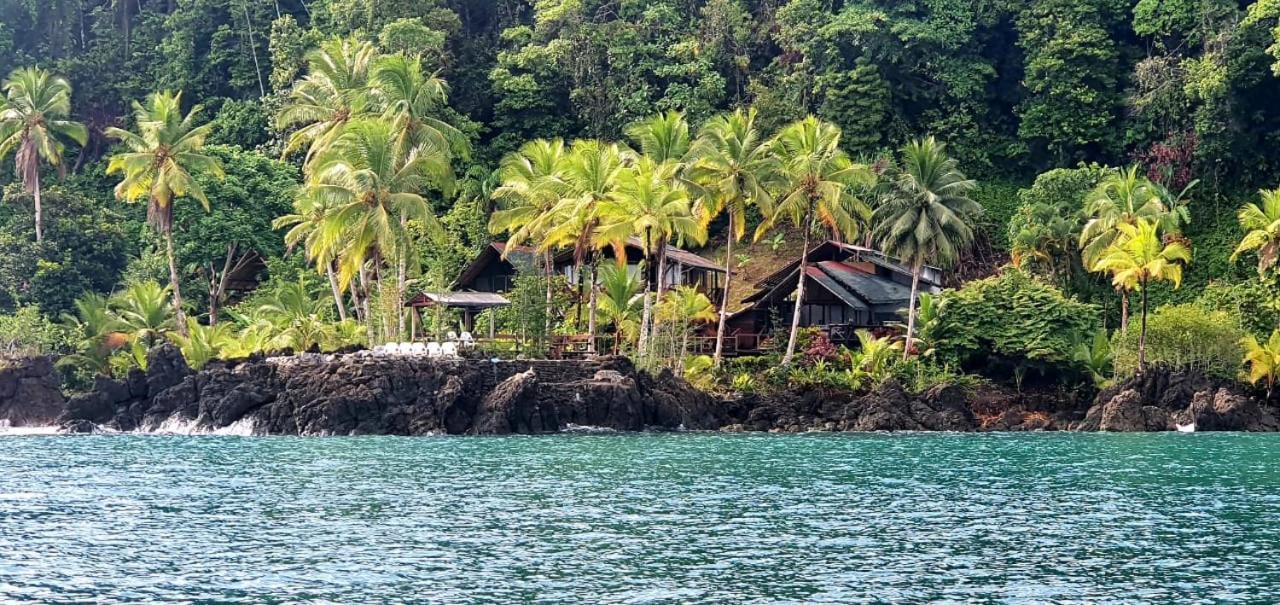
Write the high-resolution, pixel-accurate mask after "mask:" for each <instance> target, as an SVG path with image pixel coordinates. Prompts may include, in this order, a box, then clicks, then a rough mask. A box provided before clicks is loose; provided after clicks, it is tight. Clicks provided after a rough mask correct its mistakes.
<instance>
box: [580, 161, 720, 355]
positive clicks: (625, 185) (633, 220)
mask: <svg viewBox="0 0 1280 605" xmlns="http://www.w3.org/2000/svg"><path fill="white" fill-rule="evenodd" d="M664 170H665V168H664V167H663V166H662V165H660V164H658V163H656V162H654V161H652V160H650V159H649V158H648V157H647V156H646V157H643V158H641V159H640V160H639V161H638V162H637V163H636V165H635V166H634V167H633V168H632V169H631V170H628V171H626V172H624V173H623V175H622V178H621V179H620V182H619V184H618V189H617V191H615V192H614V193H613V194H612V195H611V196H610V197H609V199H607V200H605V201H604V202H602V203H601V204H600V226H599V227H598V229H597V231H596V233H597V237H598V238H599V239H600V240H602V241H608V242H617V241H624V240H626V239H628V238H630V237H633V236H634V237H639V238H640V246H641V248H642V250H643V252H644V254H645V274H646V276H645V277H646V279H645V288H644V311H643V316H642V318H641V322H640V323H641V325H640V344H639V353H640V355H642V356H643V355H645V354H646V353H647V352H648V347H647V345H648V341H649V336H650V332H651V331H652V308H653V301H652V300H651V298H650V292H651V289H652V286H653V283H652V282H653V281H654V280H650V279H647V277H648V274H649V272H650V269H651V268H652V267H653V262H654V261H656V264H657V274H656V276H655V279H656V281H657V282H658V292H659V296H661V292H662V284H663V281H664V280H665V279H666V269H667V265H666V259H667V243H668V242H669V241H671V240H672V239H673V238H674V239H677V240H678V241H681V242H683V241H684V240H692V241H696V242H698V243H702V242H704V241H706V230H705V229H703V227H702V225H701V223H699V221H698V220H697V219H696V218H695V217H694V216H693V210H692V208H691V206H690V202H689V195H688V193H687V192H686V191H685V190H684V189H683V188H682V187H679V186H676V185H674V184H673V183H672V182H671V181H670V180H669V179H667V178H666V177H665V175H664ZM619 252H621V251H619ZM616 257H617V259H618V261H619V262H620V263H625V262H626V254H625V252H622V253H620V254H616Z"/></svg>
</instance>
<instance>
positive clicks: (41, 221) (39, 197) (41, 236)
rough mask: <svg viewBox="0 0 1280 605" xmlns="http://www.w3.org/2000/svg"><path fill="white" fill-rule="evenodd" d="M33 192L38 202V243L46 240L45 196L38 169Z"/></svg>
mask: <svg viewBox="0 0 1280 605" xmlns="http://www.w3.org/2000/svg"><path fill="white" fill-rule="evenodd" d="M31 194H32V197H34V198H35V202H36V243H37V244H38V243H40V242H42V241H44V205H43V201H44V198H43V196H42V195H41V191H40V172H39V171H38V170H37V171H36V174H35V187H34V188H33V190H32V192H31Z"/></svg>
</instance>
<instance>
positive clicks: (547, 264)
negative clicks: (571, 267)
mask: <svg viewBox="0 0 1280 605" xmlns="http://www.w3.org/2000/svg"><path fill="white" fill-rule="evenodd" d="M542 265H543V269H544V270H545V271H546V273H547V311H546V314H547V323H546V328H545V329H546V333H547V336H548V337H549V336H550V335H551V301H552V298H553V292H552V291H551V283H552V281H553V280H554V279H555V275H554V274H555V266H554V265H555V263H554V262H553V261H552V260H551V252H544V253H542ZM578 272H579V273H581V272H582V269H578ZM578 279H579V281H581V279H582V276H581V275H579V276H578ZM578 306H579V308H581V306H582V299H578ZM575 327H576V326H575Z"/></svg>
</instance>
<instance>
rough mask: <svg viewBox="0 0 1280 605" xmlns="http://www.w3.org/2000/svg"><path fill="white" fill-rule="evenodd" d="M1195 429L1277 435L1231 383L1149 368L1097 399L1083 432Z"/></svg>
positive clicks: (1268, 416) (1275, 426) (1271, 418)
mask: <svg viewBox="0 0 1280 605" xmlns="http://www.w3.org/2000/svg"><path fill="white" fill-rule="evenodd" d="M1179 426H1194V427H1195V430H1197V431H1256V432H1270V431H1277V430H1280V422H1278V421H1277V419H1276V417H1275V415H1274V414H1273V413H1272V411H1271V410H1269V409H1267V408H1265V407H1264V406H1263V405H1262V404H1261V403H1260V402H1259V401H1258V400H1257V399H1255V398H1253V397H1250V396H1248V395H1247V394H1245V393H1243V392H1242V391H1241V390H1240V389H1239V387H1238V386H1237V385H1235V384H1233V383H1228V382H1225V381H1215V380H1212V379H1210V378H1208V377H1206V376H1205V375H1204V374H1201V373H1197V372H1171V371H1169V370H1166V369H1161V368H1153V369H1151V370H1149V371H1147V372H1144V373H1143V374H1140V375H1138V376H1134V377H1133V378H1130V379H1128V380H1126V381H1124V382H1123V383H1121V384H1119V385H1116V386H1114V387H1111V388H1109V389H1106V390H1104V391H1102V392H1101V393H1099V394H1098V397H1097V398H1096V399H1095V401H1094V405H1093V407H1091V408H1089V411H1088V414H1087V415H1086V416H1085V418H1084V420H1083V421H1082V422H1080V423H1079V424H1077V425H1076V426H1074V427H1073V428H1075V429H1076V430H1082V431H1113V432H1146V431H1172V430H1175V429H1176V428H1177V427H1179Z"/></svg>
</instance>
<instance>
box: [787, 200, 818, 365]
mask: <svg viewBox="0 0 1280 605" xmlns="http://www.w3.org/2000/svg"><path fill="white" fill-rule="evenodd" d="M812 215H813V209H812V208H810V209H809V210H808V211H806V212H805V215H804V244H803V245H802V246H801V247H800V266H799V267H798V268H797V270H798V274H797V275H796V308H795V311H794V312H793V313H792V314H791V337H790V338H788V339H787V352H786V354H785V355H783V356H782V365H784V366H789V365H791V358H792V357H795V354H796V337H797V336H799V333H800V310H801V309H802V308H804V278H805V270H806V269H807V268H808V264H809V263H808V257H809V233H810V232H812V231H813V225H812V224H810V221H812V220H813V218H812Z"/></svg>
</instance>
